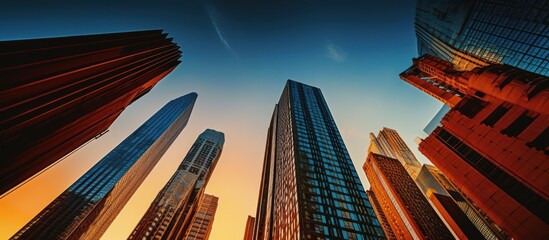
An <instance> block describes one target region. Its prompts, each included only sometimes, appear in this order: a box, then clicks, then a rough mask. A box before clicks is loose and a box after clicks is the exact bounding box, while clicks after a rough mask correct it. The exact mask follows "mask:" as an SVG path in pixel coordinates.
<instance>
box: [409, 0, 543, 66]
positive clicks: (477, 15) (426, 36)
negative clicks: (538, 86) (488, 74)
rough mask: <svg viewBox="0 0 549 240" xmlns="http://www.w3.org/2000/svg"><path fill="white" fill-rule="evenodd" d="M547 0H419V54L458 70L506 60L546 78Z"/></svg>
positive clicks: (510, 63)
mask: <svg viewBox="0 0 549 240" xmlns="http://www.w3.org/2000/svg"><path fill="white" fill-rule="evenodd" d="M548 17H549V3H548V2H547V1H545V0H507V1H497V0H475V1H473V0H465V1H464V0H419V1H418V2H417V7H416V21H415V28H416V34H417V40H418V52H419V55H423V54H430V55H433V56H437V57H440V58H442V59H444V60H446V61H449V62H452V63H453V64H454V65H455V66H456V67H457V68H458V69H459V70H471V69H473V68H474V67H480V66H486V65H488V64H494V63H500V64H508V65H511V66H514V67H517V68H521V69H524V70H527V71H530V72H534V73H538V74H541V75H545V76H549V26H548V25H547V18H548Z"/></svg>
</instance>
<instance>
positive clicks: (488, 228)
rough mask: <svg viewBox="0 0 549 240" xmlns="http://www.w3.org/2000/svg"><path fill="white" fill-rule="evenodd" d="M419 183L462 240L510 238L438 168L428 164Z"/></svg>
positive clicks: (417, 179) (420, 174) (419, 178)
mask: <svg viewBox="0 0 549 240" xmlns="http://www.w3.org/2000/svg"><path fill="white" fill-rule="evenodd" d="M415 181H416V183H417V185H418V187H419V189H421V191H422V192H423V194H425V196H426V197H427V199H429V200H430V201H431V202H432V203H433V205H434V206H435V209H436V210H437V211H438V212H439V213H441V215H442V217H443V220H444V221H446V222H447V223H449V225H450V226H451V227H452V230H453V231H454V232H455V233H457V234H458V238H459V239H464V238H466V237H467V236H469V237H468V238H470V239H471V238H472V239H478V237H480V238H485V239H505V238H507V236H506V234H505V233H503V232H501V230H499V229H497V228H496V227H494V226H492V221H491V220H489V219H486V217H485V215H486V214H485V213H482V211H481V210H480V209H479V208H478V207H476V206H475V205H473V204H472V203H470V200H469V198H468V197H467V196H465V195H463V194H462V193H461V191H460V190H459V189H457V188H456V187H455V186H454V184H453V183H452V182H450V180H448V178H446V176H444V174H443V173H442V172H441V171H440V170H439V169H438V168H436V167H435V166H432V165H428V164H424V165H423V167H422V168H421V171H419V174H418V176H417V178H416V180H415ZM443 213H444V214H443ZM468 222H470V223H471V224H473V225H474V226H473V227H474V228H475V229H476V231H478V232H480V233H481V234H482V236H477V233H476V231H475V230H474V229H472V228H471V226H470V224H469V223H468ZM461 226H463V227H461ZM459 232H462V233H459Z"/></svg>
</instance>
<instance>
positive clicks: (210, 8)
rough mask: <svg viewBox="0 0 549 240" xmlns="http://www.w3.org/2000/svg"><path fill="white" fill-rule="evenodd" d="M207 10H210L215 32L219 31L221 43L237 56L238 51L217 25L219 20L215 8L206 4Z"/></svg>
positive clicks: (209, 13)
mask: <svg viewBox="0 0 549 240" xmlns="http://www.w3.org/2000/svg"><path fill="white" fill-rule="evenodd" d="M206 11H207V12H208V17H209V18H210V21H211V22H212V25H213V27H214V29H215V32H217V36H218V37H219V40H221V43H222V44H223V45H224V46H225V48H226V49H227V50H228V51H229V52H231V53H232V54H233V55H234V56H235V57H236V56H237V55H236V52H235V51H234V49H233V48H232V47H231V45H230V44H229V42H227V40H225V38H224V37H223V35H222V34H221V31H220V30H219V26H217V21H216V16H215V15H216V11H215V8H213V7H211V6H206Z"/></svg>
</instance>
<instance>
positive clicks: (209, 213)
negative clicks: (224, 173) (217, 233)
mask: <svg viewBox="0 0 549 240" xmlns="http://www.w3.org/2000/svg"><path fill="white" fill-rule="evenodd" d="M218 200H219V198H218V197H216V196H212V195H209V194H204V199H203V200H202V203H200V206H199V208H198V211H197V212H196V214H195V215H194V217H193V219H192V222H191V226H190V228H189V230H188V231H187V233H186V234H185V238H184V239H188V240H208V239H209V238H210V232H211V231H212V226H213V222H214V217H215V211H216V210H217V201H218Z"/></svg>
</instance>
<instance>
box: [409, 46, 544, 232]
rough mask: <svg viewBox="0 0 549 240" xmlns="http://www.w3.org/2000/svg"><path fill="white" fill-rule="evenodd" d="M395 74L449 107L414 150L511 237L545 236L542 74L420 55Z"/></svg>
mask: <svg viewBox="0 0 549 240" xmlns="http://www.w3.org/2000/svg"><path fill="white" fill-rule="evenodd" d="M400 77H401V78H402V79H403V80H405V81H406V82H408V83H410V84H412V85H414V86H416V87H417V88H419V89H421V90H422V91H424V92H426V93H427V94H429V95H432V96H434V97H435V98H437V99H439V100H441V101H443V102H445V103H446V104H448V105H449V106H450V107H452V109H451V110H450V111H449V112H448V113H447V114H446V115H445V116H444V118H443V119H442V121H441V122H440V126H439V127H437V128H436V129H435V130H434V131H433V132H432V133H431V134H430V135H429V136H428V137H427V138H426V139H425V140H423V141H422V142H421V143H420V145H419V150H420V151H421V152H422V153H423V154H424V155H425V156H426V157H428V158H429V159H430V160H431V162H433V163H434V164H435V165H436V166H437V167H438V168H439V169H440V170H441V171H442V172H443V173H444V174H445V175H446V176H447V177H448V179H450V180H451V181H452V182H453V183H455V184H456V185H457V187H459V188H460V189H461V190H462V191H463V192H464V193H465V194H466V195H467V196H469V197H470V198H471V200H472V201H473V202H474V203H475V204H476V205H478V206H479V207H480V208H481V209H482V210H484V212H486V213H487V215H488V216H489V217H490V218H491V219H492V220H493V221H494V222H495V223H496V224H497V225H498V226H499V227H501V228H503V229H504V230H505V231H506V232H508V233H510V234H511V236H512V237H514V238H517V239H547V238H549V227H548V223H549V214H547V213H548V212H549V205H548V200H549V88H548V85H549V78H548V77H545V76H542V75H538V74H534V73H530V72H527V71H524V70H521V69H517V68H514V67H511V66H508V65H499V64H494V65H489V66H486V67H480V68H475V69H473V70H471V71H464V72H461V71H456V70H454V69H453V68H452V64H451V63H449V62H446V61H444V60H441V59H438V58H435V57H432V56H428V55H424V56H422V57H420V58H419V59H415V60H414V65H413V66H412V67H411V68H409V69H408V70H406V71H404V72H403V73H402V74H401V75H400Z"/></svg>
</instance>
